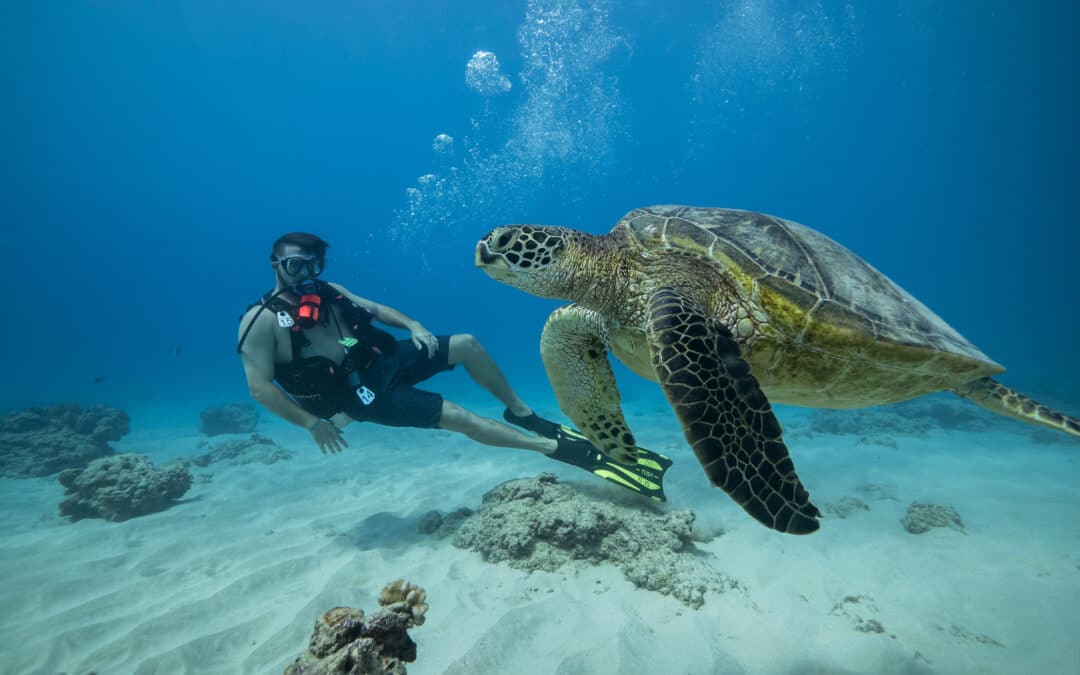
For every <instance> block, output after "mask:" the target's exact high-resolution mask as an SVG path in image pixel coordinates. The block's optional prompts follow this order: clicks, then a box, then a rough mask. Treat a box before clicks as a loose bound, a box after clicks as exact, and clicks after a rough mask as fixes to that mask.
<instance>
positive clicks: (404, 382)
mask: <svg viewBox="0 0 1080 675" xmlns="http://www.w3.org/2000/svg"><path fill="white" fill-rule="evenodd" d="M437 338H438V340H439V348H438V349H437V350H436V352H435V354H434V356H431V357H430V358H429V357H428V352H427V348H426V347H425V348H423V349H417V348H416V345H414V344H413V342H412V340H398V343H397V349H395V350H394V352H393V353H392V354H386V355H384V356H382V357H381V358H379V360H378V361H376V362H375V363H373V364H372V365H371V366H370V367H369V368H368V369H367V370H365V371H364V373H363V377H362V380H363V386H364V387H366V388H367V390H368V391H370V392H371V393H372V394H374V396H375V398H374V399H373V400H371V402H370V403H367V404H365V403H364V402H363V401H362V400H361V398H360V396H358V395H355V394H354V393H353V392H352V391H351V390H350V392H349V395H348V396H347V397H346V398H345V400H344V401H342V407H341V412H343V413H345V414H346V415H348V416H349V417H351V418H353V419H354V420H357V421H360V422H374V423H376V424H382V425H384V426H388V427H418V428H421V429H437V428H438V427H439V422H440V421H441V420H442V405H443V397H442V395H441V394H436V393H434V392H430V391H424V390H423V389H417V388H416V387H414V386H413V385H414V384H419V383H420V382H423V381H424V380H426V379H428V378H430V377H432V376H434V375H437V374H439V373H442V372H445V371H448V370H453V369H454V365H453V364H451V363H450V362H449V358H450V336H449V335H439V336H437Z"/></svg>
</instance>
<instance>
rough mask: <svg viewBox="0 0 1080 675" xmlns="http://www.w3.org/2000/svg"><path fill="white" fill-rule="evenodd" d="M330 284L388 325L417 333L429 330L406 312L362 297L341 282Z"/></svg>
mask: <svg viewBox="0 0 1080 675" xmlns="http://www.w3.org/2000/svg"><path fill="white" fill-rule="evenodd" d="M330 285H331V286H332V287H333V288H334V289H336V290H337V291H339V292H340V293H341V294H342V295H344V296H345V297H346V298H348V299H349V300H352V301H353V302H355V303H356V304H358V305H360V306H361V307H363V308H364V309H366V310H367V311H369V312H371V313H372V314H373V315H374V316H375V319H376V320H377V321H378V322H380V323H384V324H386V325H387V326H393V327H394V328H404V329H405V330H407V331H410V332H412V333H416V332H417V330H421V331H424V332H427V329H425V328H424V327H423V326H422V325H421V324H420V322H419V321H417V320H415V319H410V318H409V317H407V316H405V314H403V313H402V312H400V311H398V310H396V309H394V308H393V307H387V306H386V305H380V304H379V303H377V302H373V301H371V300H368V299H367V298H361V297H360V296H359V295H357V294H355V293H353V292H352V291H350V290H349V289H347V288H345V287H344V286H342V285H341V284H333V283H332V284H330Z"/></svg>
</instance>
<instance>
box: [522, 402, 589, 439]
mask: <svg viewBox="0 0 1080 675" xmlns="http://www.w3.org/2000/svg"><path fill="white" fill-rule="evenodd" d="M503 419H504V420H506V421H507V422H509V423H510V424H514V425H516V426H519V427H521V428H522V429H526V430H528V431H531V432H533V433H534V434H537V435H539V436H543V437H544V438H552V439H556V440H558V437H559V435H560V431H561V428H560V426H559V425H558V424H555V423H554V422H552V421H551V420H546V419H544V418H543V417H540V416H539V415H537V414H536V413H535V412H532V413H530V414H529V415H526V416H524V417H522V416H520V415H515V414H514V413H512V412H511V411H510V409H509V408H507V409H506V410H504V411H503ZM590 447H592V446H591V445H590Z"/></svg>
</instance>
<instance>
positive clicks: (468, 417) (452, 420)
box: [439, 400, 558, 455]
mask: <svg viewBox="0 0 1080 675" xmlns="http://www.w3.org/2000/svg"><path fill="white" fill-rule="evenodd" d="M439 428H441V429H446V430H447V431H456V432H458V433H461V434H465V435H466V436H468V437H469V438H471V439H473V440H474V441H476V442H477V443H483V444H484V445H494V446H498V447H502V448H520V449H522V450H532V451H533V452H540V453H543V454H545V455H548V454H551V453H552V452H554V451H555V449H556V447H557V445H558V444H557V442H556V441H555V440H553V439H550V438H541V437H539V436H533V435H532V434H526V433H524V432H521V431H518V430H517V429H514V428H513V427H509V426H507V425H505V424H503V423H502V422H496V421H495V420H493V419H488V418H486V417H481V416H479V415H477V414H475V413H472V412H469V411H468V410H466V409H465V408H462V407H461V406H459V405H457V404H456V403H451V402H450V401H445V400H444V401H443V404H442V417H441V418H440V420H439Z"/></svg>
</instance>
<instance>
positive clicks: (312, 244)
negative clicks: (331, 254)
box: [270, 232, 330, 260]
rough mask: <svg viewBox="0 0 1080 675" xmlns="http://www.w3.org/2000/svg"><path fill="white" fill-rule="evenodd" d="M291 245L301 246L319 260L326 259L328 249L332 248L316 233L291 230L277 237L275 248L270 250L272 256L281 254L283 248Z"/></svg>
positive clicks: (305, 251)
mask: <svg viewBox="0 0 1080 675" xmlns="http://www.w3.org/2000/svg"><path fill="white" fill-rule="evenodd" d="M289 245H292V246H299V247H300V249H301V250H302V251H303V252H304V253H310V254H311V255H314V256H316V257H317V258H318V259H319V260H325V259H326V249H328V248H330V244H328V243H326V241H325V240H323V239H322V238H321V237H317V236H315V235H314V234H309V233H307V232H290V233H288V234H283V235H281V236H280V237H278V238H277V241H275V242H274V248H273V249H271V250H270V256H271V257H274V256H280V255H281V252H282V250H284V248H285V247H286V246H289Z"/></svg>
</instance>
